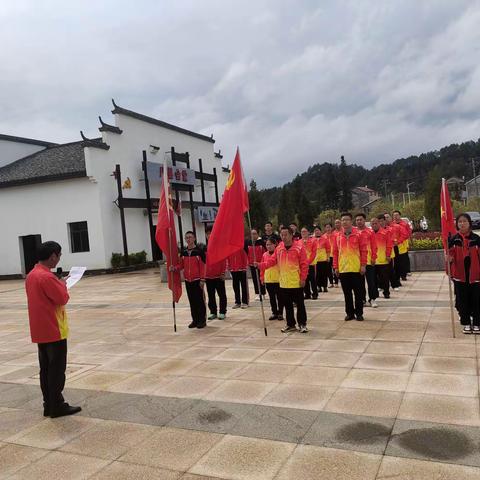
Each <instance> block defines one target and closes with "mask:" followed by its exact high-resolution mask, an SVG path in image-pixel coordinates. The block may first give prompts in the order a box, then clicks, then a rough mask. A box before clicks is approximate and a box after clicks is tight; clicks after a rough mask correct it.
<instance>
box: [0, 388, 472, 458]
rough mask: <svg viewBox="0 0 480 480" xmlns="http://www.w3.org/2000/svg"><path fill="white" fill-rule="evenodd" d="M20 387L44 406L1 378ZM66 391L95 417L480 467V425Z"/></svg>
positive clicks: (36, 394)
mask: <svg viewBox="0 0 480 480" xmlns="http://www.w3.org/2000/svg"><path fill="white" fill-rule="evenodd" d="M15 389H17V390H19V391H20V390H22V392H23V393H24V398H19V399H18V404H17V405H12V404H9V407H10V408H13V409H25V407H27V408H28V409H39V408H40V406H41V394H40V389H39V387H38V386H35V385H19V384H8V383H5V382H0V390H1V391H2V392H8V391H9V390H10V391H12V390H15ZM66 397H67V399H69V398H73V399H74V400H79V403H80V404H81V405H82V406H83V407H84V410H83V411H82V414H81V415H83V416H85V417H90V418H94V419H102V420H111V421H119V422H126V423H139V424H146V425H152V426H158V427H172V428H180V429H185V430H194V431H203V432H211V433H220V434H230V435H236V436H243V437H248V438H258V439H266V440H273V441H282V442H288V443H294V444H297V445H302V444H305V445H313V446H320V447H326V448H337V449H341V450H351V451H357V452H365V453H373V454H377V455H382V456H383V455H388V456H397V457H405V458H415V459H420V460H428V461H435V462H443V463H453V464H459V465H468V466H474V467H480V456H479V455H477V454H476V452H477V450H478V446H479V445H480V427H473V426H459V425H448V424H442V423H428V422H420V421H414V420H408V421H407V420H400V419H392V418H381V417H372V416H369V417H365V416H359V415H352V414H345V413H342V414H338V413H331V412H325V411H312V410H302V409H292V408H284V407H274V406H266V405H251V404H241V403H233V402H216V401H209V400H193V399H184V398H174V397H158V396H149V395H138V394H130V393H116V392H105V391H95V390H82V389H72V388H70V389H67V390H66ZM32 398H34V399H36V401H37V402H36V404H35V403H34V402H33V403H31V402H32ZM0 406H3V405H2V397H0ZM1 415H2V412H0V419H1ZM459 443H461V444H462V445H458V444H459Z"/></svg>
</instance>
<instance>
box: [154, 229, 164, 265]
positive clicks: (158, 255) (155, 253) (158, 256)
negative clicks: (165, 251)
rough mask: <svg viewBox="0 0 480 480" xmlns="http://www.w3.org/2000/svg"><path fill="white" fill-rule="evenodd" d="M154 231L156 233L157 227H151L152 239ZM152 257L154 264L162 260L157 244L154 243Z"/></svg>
mask: <svg viewBox="0 0 480 480" xmlns="http://www.w3.org/2000/svg"><path fill="white" fill-rule="evenodd" d="M156 231H157V226H156V225H153V227H152V232H153V236H154V237H155V232H156ZM152 257H153V261H154V262H156V261H158V260H161V259H162V258H163V256H162V251H161V250H160V247H159V246H158V245H157V242H154V245H153V252H152Z"/></svg>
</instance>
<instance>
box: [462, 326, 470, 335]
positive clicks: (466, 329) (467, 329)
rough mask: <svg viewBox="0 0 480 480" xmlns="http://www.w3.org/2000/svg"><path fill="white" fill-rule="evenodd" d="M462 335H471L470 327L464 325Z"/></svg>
mask: <svg viewBox="0 0 480 480" xmlns="http://www.w3.org/2000/svg"><path fill="white" fill-rule="evenodd" d="M463 333H465V334H467V335H469V334H470V333H472V327H471V326H470V325H465V326H464V327H463Z"/></svg>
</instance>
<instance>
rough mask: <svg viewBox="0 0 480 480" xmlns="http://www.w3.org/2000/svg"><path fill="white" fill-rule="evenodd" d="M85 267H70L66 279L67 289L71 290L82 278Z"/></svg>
mask: <svg viewBox="0 0 480 480" xmlns="http://www.w3.org/2000/svg"><path fill="white" fill-rule="evenodd" d="M86 269H87V267H72V268H71V269H70V273H69V274H68V278H67V288H68V289H70V288H72V287H73V286H74V285H75V284H76V283H77V282H79V281H80V279H81V278H82V277H83V274H84V273H85V270H86Z"/></svg>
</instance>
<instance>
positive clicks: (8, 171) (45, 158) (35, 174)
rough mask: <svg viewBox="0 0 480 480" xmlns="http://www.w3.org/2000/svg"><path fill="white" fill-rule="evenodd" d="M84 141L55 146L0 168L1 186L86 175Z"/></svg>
mask: <svg viewBox="0 0 480 480" xmlns="http://www.w3.org/2000/svg"><path fill="white" fill-rule="evenodd" d="M83 148H84V142H83V141H80V142H72V143H65V144H63V145H58V146H54V147H50V148H46V149H45V150H41V151H40V152H36V153H33V154H31V155H28V156H27V157H24V158H21V159H19V160H17V161H15V162H13V163H10V164H8V165H6V166H4V167H2V168H0V188H6V187H14V186H17V185H28V184H33V183H42V182H50V181H54V180H64V179H68V178H80V177H86V176H87V173H86V170H85V156H84V153H83Z"/></svg>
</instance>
